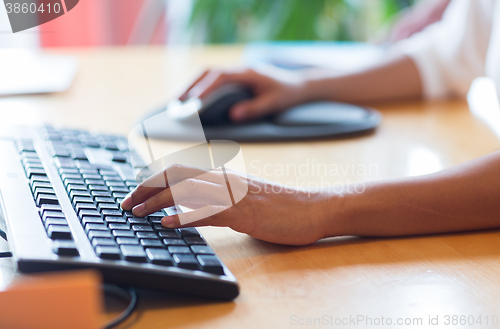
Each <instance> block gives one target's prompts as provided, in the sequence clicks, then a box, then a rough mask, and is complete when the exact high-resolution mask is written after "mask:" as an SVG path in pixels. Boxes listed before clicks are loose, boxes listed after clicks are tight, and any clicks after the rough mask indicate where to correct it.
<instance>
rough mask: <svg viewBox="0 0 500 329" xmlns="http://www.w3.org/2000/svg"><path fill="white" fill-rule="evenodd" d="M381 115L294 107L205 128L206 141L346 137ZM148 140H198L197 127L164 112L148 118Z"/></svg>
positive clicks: (325, 105)
mask: <svg viewBox="0 0 500 329" xmlns="http://www.w3.org/2000/svg"><path fill="white" fill-rule="evenodd" d="M381 118H382V116H381V115H380V113H379V112H378V111H376V110H374V109H371V108H367V107H361V106H357V105H352V104H345V103H336V102H316V103H307V104H302V105H298V106H295V107H293V108H291V109H289V110H287V111H284V112H281V113H278V114H276V115H273V116H271V117H267V118H265V119H264V120H262V121H255V122H249V123H244V124H228V125H222V126H212V125H204V126H203V130H204V132H205V138H206V139H207V140H217V139H219V140H231V141H235V142H272V141H292V140H306V139H321V138H335V137H345V136H349V135H354V134H361V133H367V132H370V131H372V130H374V129H375V128H376V127H377V126H378V125H379V124H380V122H381ZM146 119H147V120H148V129H147V134H148V136H147V137H149V138H159V139H167V140H175V141H192V140H197V139H198V136H199V132H198V131H197V130H198V126H197V125H192V124H189V123H186V122H182V121H178V120H174V119H172V118H171V117H169V116H168V115H167V113H166V111H165V109H162V110H160V111H157V112H156V113H154V114H153V115H149V116H147V117H146V118H144V119H143V120H142V121H145V120H146Z"/></svg>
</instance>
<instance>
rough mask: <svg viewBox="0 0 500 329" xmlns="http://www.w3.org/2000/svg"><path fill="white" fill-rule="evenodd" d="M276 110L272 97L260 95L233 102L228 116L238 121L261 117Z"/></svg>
mask: <svg viewBox="0 0 500 329" xmlns="http://www.w3.org/2000/svg"><path fill="white" fill-rule="evenodd" d="M276 110H277V108H276V105H275V102H274V99H273V98H272V97H269V96H267V97H266V96H260V97H256V98H253V99H249V100H245V101H241V102H239V103H237V104H235V105H234V106H233V107H232V108H231V110H230V111H229V117H230V118H231V120H233V121H236V122H240V121H246V120H251V119H256V118H259V117H263V116H265V115H267V114H269V113H272V112H275V111H276Z"/></svg>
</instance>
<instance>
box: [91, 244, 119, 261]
mask: <svg viewBox="0 0 500 329" xmlns="http://www.w3.org/2000/svg"><path fill="white" fill-rule="evenodd" d="M95 252H96V254H97V257H99V258H102V259H120V257H121V252H120V248H119V247H118V246H97V247H96V248H95Z"/></svg>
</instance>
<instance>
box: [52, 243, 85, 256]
mask: <svg viewBox="0 0 500 329" xmlns="http://www.w3.org/2000/svg"><path fill="white" fill-rule="evenodd" d="M53 250H54V253H55V254H57V255H59V256H79V255H80V253H79V252H78V249H77V248H76V244H75V242H74V241H63V240H56V241H54V242H53Z"/></svg>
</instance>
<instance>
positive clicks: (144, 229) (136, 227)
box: [132, 225, 153, 232]
mask: <svg viewBox="0 0 500 329" xmlns="http://www.w3.org/2000/svg"><path fill="white" fill-rule="evenodd" d="M132 230H133V231H135V232H153V228H152V227H151V226H149V225H132Z"/></svg>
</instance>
